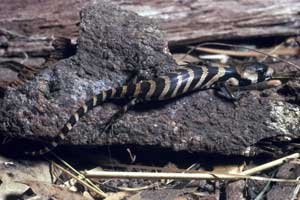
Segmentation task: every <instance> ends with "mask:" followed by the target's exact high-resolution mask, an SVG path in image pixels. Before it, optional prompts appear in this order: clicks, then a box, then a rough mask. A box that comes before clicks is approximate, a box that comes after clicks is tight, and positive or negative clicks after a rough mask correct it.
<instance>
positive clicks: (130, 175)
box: [86, 171, 300, 183]
mask: <svg viewBox="0 0 300 200" xmlns="http://www.w3.org/2000/svg"><path fill="white" fill-rule="evenodd" d="M86 177H89V178H119V179H177V180H192V179H197V180H208V179H211V180H220V179H223V180H239V179H251V180H260V181H273V182H288V183H300V180H294V179H277V178H265V177H260V176H247V175H239V174H220V173H210V172H207V173H162V172H159V173H154V172H116V171H92V172H87V173H86Z"/></svg>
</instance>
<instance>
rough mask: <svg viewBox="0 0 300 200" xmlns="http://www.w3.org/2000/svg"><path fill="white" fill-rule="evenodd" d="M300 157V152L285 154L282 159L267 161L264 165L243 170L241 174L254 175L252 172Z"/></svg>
mask: <svg viewBox="0 0 300 200" xmlns="http://www.w3.org/2000/svg"><path fill="white" fill-rule="evenodd" d="M299 157H300V154H299V153H294V154H291V155H289V156H285V157H283V158H280V159H277V160H273V161H272V162H268V163H265V164H263V165H259V166H257V167H253V168H251V169H248V170H246V171H243V172H241V173H239V174H240V175H252V174H255V173H257V172H261V171H263V170H266V169H270V168H272V167H275V166H277V165H281V164H283V163H284V162H287V161H288V160H290V159H297V158H299Z"/></svg>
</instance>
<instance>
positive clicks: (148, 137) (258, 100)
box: [0, 2, 300, 155]
mask: <svg viewBox="0 0 300 200" xmlns="http://www.w3.org/2000/svg"><path fill="white" fill-rule="evenodd" d="M80 26H81V28H80V37H79V39H78V40H79V41H78V48H77V53H76V55H74V56H73V57H71V58H69V59H67V60H64V61H61V62H59V63H58V64H56V65H54V66H49V67H48V68H46V69H43V70H42V71H41V72H40V73H39V74H37V75H36V76H35V77H34V78H33V79H32V80H29V81H27V82H26V83H25V84H23V85H21V86H19V87H16V88H13V87H8V88H7V89H6V91H5V92H4V94H3V95H1V99H0V134H1V135H3V136H14V137H25V138H33V139H37V138H42V139H43V140H44V141H51V139H50V137H54V136H55V135H56V134H57V133H58V131H59V129H60V128H61V127H62V126H63V125H64V122H66V121H67V119H68V118H69V116H70V115H71V113H72V112H74V111H76V109H77V108H78V107H80V105H82V103H83V102H84V101H85V100H87V99H88V98H90V97H91V96H92V95H93V94H96V93H98V92H99V91H101V90H104V89H108V88H111V87H116V86H118V85H121V84H123V83H125V82H126V81H128V80H130V78H132V77H133V75H134V74H136V73H137V72H139V77H140V78H151V77H154V76H157V75H161V74H163V73H165V72H167V71H170V70H173V69H174V68H175V67H176V64H175V61H174V60H173V59H172V58H171V55H170V54H169V53H168V51H167V43H166V41H164V39H163V34H162V33H161V32H160V31H159V30H158V27H157V26H156V25H155V23H154V22H153V21H152V20H149V19H147V18H143V17H140V16H138V15H136V14H134V13H131V12H128V11H123V10H121V9H119V8H117V7H116V6H114V5H111V4H109V3H107V2H102V3H97V4H90V5H89V6H88V7H86V8H85V9H83V11H82V13H81V24H80ZM274 91H275V90H272V91H271V92H270V95H269V96H268V97H262V96H261V95H260V92H258V91H253V92H250V93H249V94H248V95H246V97H244V98H242V99H241V100H240V101H239V103H238V106H237V107H234V106H233V105H232V104H231V103H228V102H225V101H224V100H221V99H219V98H218V97H216V96H214V95H213V93H212V92H211V91H203V92H196V93H193V94H190V95H186V96H185V97H181V98H178V99H176V100H172V101H168V102H160V103H150V104H142V105H139V106H136V108H134V109H133V110H130V111H129V112H128V113H126V114H125V116H123V117H122V118H121V119H120V120H119V121H118V122H117V123H116V124H114V126H113V129H112V130H111V131H108V132H107V133H102V131H101V127H102V126H101V124H103V122H106V121H107V120H108V119H109V118H110V116H111V115H112V114H113V113H115V112H116V110H117V107H116V106H115V104H105V105H104V106H103V107H98V108H96V109H94V110H93V111H91V112H90V113H89V114H88V115H87V116H86V117H84V118H82V120H81V121H80V122H79V123H78V124H77V125H76V126H75V127H74V129H73V130H72V131H71V132H70V134H69V135H68V137H67V139H66V140H65V141H63V143H69V144H93V145H107V144H108V145H110V144H121V145H122V144H137V145H151V146H158V147H163V148H172V149H174V150H177V151H178V150H188V151H192V152H213V153H221V154H239V155H241V154H242V155H243V154H247V151H248V150H249V148H248V147H249V146H252V145H254V144H256V143H257V142H259V141H260V140H263V139H266V138H274V137H276V136H278V135H287V136H289V137H297V136H298V135H299V133H300V132H299V126H298V125H299V123H300V122H299V116H300V112H299V107H296V106H295V105H292V104H288V103H286V102H284V101H282V99H281V100H279V101H278V100H272V97H273V96H274V95H273V93H274ZM280 109H281V110H284V111H286V112H281V111H280ZM288 118H293V121H292V122H291V123H292V124H290V125H288V124H287V123H290V122H287V121H284V123H283V121H282V120H283V119H285V120H286V119H288ZM282 124H283V125H284V126H283V127H282V126H281V125H282ZM279 127H280V128H279Z"/></svg>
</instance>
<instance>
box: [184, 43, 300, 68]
mask: <svg viewBox="0 0 300 200" xmlns="http://www.w3.org/2000/svg"><path fill="white" fill-rule="evenodd" d="M208 45H214V46H223V47H234V48H237V47H238V48H243V49H247V50H250V51H254V52H257V53H260V54H262V55H265V56H268V57H271V58H274V59H277V60H280V61H282V62H284V63H287V64H289V65H291V66H294V67H295V68H297V69H300V66H298V65H297V64H295V63H293V62H290V61H287V60H285V59H282V58H280V57H277V56H273V55H270V54H268V53H265V52H262V51H259V50H256V49H253V48H250V47H245V46H243V45H234V44H225V43H218V42H206V43H202V44H198V45H197V46H195V47H192V48H191V50H189V51H188V52H187V53H186V55H188V54H190V53H191V52H192V51H194V50H195V49H196V48H199V47H201V46H208ZM184 57H185V56H184ZM184 57H183V58H182V59H184Z"/></svg>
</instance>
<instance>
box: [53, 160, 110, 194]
mask: <svg viewBox="0 0 300 200" xmlns="http://www.w3.org/2000/svg"><path fill="white" fill-rule="evenodd" d="M53 165H54V166H55V167H57V168H58V169H60V170H62V171H63V172H65V173H66V174H68V175H69V176H71V177H72V178H74V179H76V180H77V181H78V182H80V183H81V184H82V185H84V186H86V187H87V188H89V189H91V190H92V191H93V192H95V193H96V194H98V195H100V196H101V197H107V196H108V195H107V194H105V193H104V192H99V190H97V189H96V188H94V187H92V186H90V185H89V184H88V183H86V182H85V181H84V180H82V179H80V178H78V177H77V176H75V175H74V174H72V173H71V172H69V171H68V170H66V169H65V168H63V167H61V166H60V165H58V164H57V163H55V162H53Z"/></svg>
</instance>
